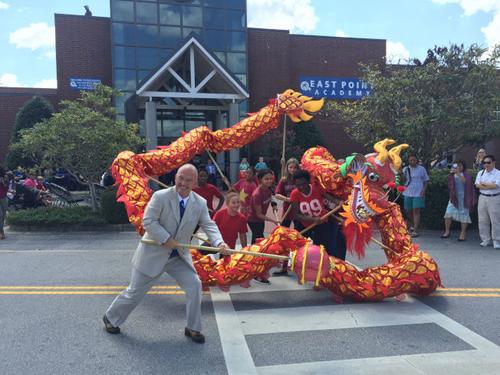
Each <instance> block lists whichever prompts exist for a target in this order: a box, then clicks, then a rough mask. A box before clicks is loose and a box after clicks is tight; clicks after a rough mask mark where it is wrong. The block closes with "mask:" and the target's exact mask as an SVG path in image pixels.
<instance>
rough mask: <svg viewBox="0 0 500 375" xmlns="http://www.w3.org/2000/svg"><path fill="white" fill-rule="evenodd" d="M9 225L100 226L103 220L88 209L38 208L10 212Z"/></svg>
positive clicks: (103, 222)
mask: <svg viewBox="0 0 500 375" xmlns="http://www.w3.org/2000/svg"><path fill="white" fill-rule="evenodd" d="M7 223H8V224H9V225H26V226H65V225H83V226H85V225H102V224H106V221H105V220H104V218H102V217H101V216H100V215H99V214H98V213H95V212H92V209H91V208H90V207H84V206H78V207H40V208H30V209H27V210H18V211H13V212H10V213H9V215H8V216H7Z"/></svg>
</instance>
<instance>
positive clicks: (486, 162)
mask: <svg viewBox="0 0 500 375" xmlns="http://www.w3.org/2000/svg"><path fill="white" fill-rule="evenodd" d="M491 163H493V162H492V161H483V164H491Z"/></svg>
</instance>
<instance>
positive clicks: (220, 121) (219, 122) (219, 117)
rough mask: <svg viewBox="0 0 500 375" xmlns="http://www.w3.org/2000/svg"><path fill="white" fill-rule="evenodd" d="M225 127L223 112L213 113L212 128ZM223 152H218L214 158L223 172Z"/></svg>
mask: <svg viewBox="0 0 500 375" xmlns="http://www.w3.org/2000/svg"><path fill="white" fill-rule="evenodd" d="M225 127H226V124H225V122H224V114H223V113H222V112H217V114H216V115H215V126H214V129H212V130H219V129H224V128H225ZM224 154H225V153H224V152H219V153H218V154H217V155H216V157H215V160H217V164H218V165H219V167H220V168H221V169H222V171H223V172H224V163H225V160H226V158H225V155H224ZM224 173H225V172H224Z"/></svg>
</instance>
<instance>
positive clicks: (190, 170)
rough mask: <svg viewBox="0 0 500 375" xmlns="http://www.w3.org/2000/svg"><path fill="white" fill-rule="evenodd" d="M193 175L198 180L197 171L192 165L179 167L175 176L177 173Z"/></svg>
mask: <svg viewBox="0 0 500 375" xmlns="http://www.w3.org/2000/svg"><path fill="white" fill-rule="evenodd" d="M186 172H187V173H194V174H195V176H196V178H198V170H197V169H196V167H195V166H194V165H193V164H189V163H188V164H184V165H183V166H182V167H180V168H179V169H178V170H177V173H176V175H177V174H179V173H186Z"/></svg>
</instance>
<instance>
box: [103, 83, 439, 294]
mask: <svg viewBox="0 0 500 375" xmlns="http://www.w3.org/2000/svg"><path fill="white" fill-rule="evenodd" d="M322 106H323V100H313V99H312V98H310V97H306V96H303V95H301V94H300V93H298V92H295V91H293V90H286V91H285V92H283V93H281V94H279V95H277V97H276V99H272V100H270V102H269V104H268V105H267V106H265V107H264V108H262V109H261V110H259V111H258V112H256V113H253V114H249V116H248V117H247V118H245V119H243V120H242V121H240V122H238V123H237V124H235V125H233V126H232V127H230V128H227V129H221V130H217V131H211V130H210V129H209V128H208V127H206V126H201V127H199V128H196V129H193V130H191V131H190V132H189V133H186V134H184V135H183V136H182V137H180V138H179V139H177V140H176V141H175V142H173V143H172V144H170V145H169V146H166V147H162V148H161V149H158V150H153V151H149V152H146V153H143V154H135V153H133V152H130V151H124V152H121V153H120V154H119V155H118V156H117V157H116V159H115V160H114V162H113V164H112V171H113V176H114V178H115V180H116V183H117V185H118V192H117V197H118V201H121V202H123V203H124V204H125V207H126V209H127V214H128V217H129V221H130V222H131V223H132V224H133V225H134V226H135V227H136V229H137V232H138V233H139V234H143V232H144V229H143V227H142V216H143V214H144V210H145V208H146V205H147V203H148V201H149V199H150V197H151V195H152V190H151V189H150V188H149V186H148V180H149V178H150V176H158V175H162V174H165V173H167V172H170V171H172V170H174V169H176V168H178V167H180V166H181V165H183V164H185V163H187V162H188V161H189V160H191V159H192V158H193V157H194V156H195V155H196V154H200V153H202V152H204V151H205V150H208V151H210V152H215V153H218V152H222V151H227V150H231V149H234V148H240V147H242V146H244V145H246V144H248V143H251V142H253V141H255V140H256V139H257V138H258V137H260V136H262V135H263V134H265V133H266V132H268V131H270V130H271V129H274V128H276V127H278V126H279V124H280V120H281V118H282V117H283V116H288V117H289V118H290V119H291V120H292V121H293V122H296V123H298V122H300V121H308V120H310V119H311V118H312V115H313V114H314V113H316V112H317V111H319V110H320V109H321V107H322ZM394 143H395V142H394V141H393V140H390V139H385V140H383V141H381V142H378V143H377V144H375V146H374V150H375V153H372V154H369V155H366V159H365V160H364V161H363V163H358V162H357V161H356V157H355V156H352V157H349V158H347V160H346V162H345V163H343V164H341V165H340V164H338V163H337V162H336V160H335V158H334V157H333V156H332V155H331V154H330V153H329V152H328V151H327V150H326V149H324V148H322V147H314V148H311V149H309V150H308V151H306V153H305V154H304V156H303V157H302V160H301V167H302V168H303V169H305V170H307V171H309V172H310V173H311V176H312V177H313V178H314V180H315V183H317V184H319V185H321V186H322V188H323V189H324V190H325V191H326V192H328V193H330V194H332V195H333V196H335V197H337V198H339V199H340V200H341V201H342V202H344V204H343V212H341V216H343V218H344V222H343V232H344V235H345V236H346V241H347V246H348V249H349V250H350V251H351V252H353V253H356V254H357V255H358V256H363V255H364V248H365V246H366V244H367V243H368V242H369V241H370V240H372V237H373V230H372V229H373V228H374V227H375V228H378V230H379V231H380V234H381V238H382V243H383V250H384V251H385V254H386V257H387V260H388V261H387V263H386V264H384V265H381V266H377V267H369V268H367V269H365V270H358V269H357V268H356V267H355V266H353V265H352V264H350V263H348V262H346V261H343V260H340V259H337V258H334V257H331V256H328V255H327V254H326V251H325V250H324V248H323V247H322V246H316V245H314V244H312V243H311V241H310V240H309V239H307V238H304V237H303V236H302V235H301V234H300V233H298V232H297V231H296V230H294V229H289V228H285V227H281V226H279V227H277V228H275V229H274V230H273V232H272V233H271V234H270V235H269V237H267V238H265V239H262V240H261V241H260V242H258V243H257V244H254V245H251V246H248V250H251V251H254V252H255V251H256V252H261V253H269V254H277V255H288V254H290V256H291V270H292V271H294V272H296V274H297V276H298V280H299V282H300V283H303V282H306V281H311V282H314V284H315V286H316V287H322V288H327V289H329V290H331V291H332V292H333V293H334V294H335V296H336V297H337V298H343V297H351V298H354V299H357V300H364V301H378V300H382V299H384V298H387V297H394V296H399V295H401V294H404V293H413V294H419V295H426V294H430V293H432V292H433V291H434V290H435V289H436V288H437V287H438V286H439V285H440V276H439V270H438V267H437V264H436V263H435V262H434V260H433V259H432V258H431V257H430V256H429V255H428V254H427V253H426V252H424V251H421V250H419V248H418V245H416V244H413V243H412V240H411V237H410V235H409V233H408V230H407V228H406V223H405V221H404V219H403V216H402V214H401V211H400V208H399V206H398V205H397V204H395V203H392V202H391V201H389V199H388V193H389V191H390V190H391V189H394V188H396V187H397V174H398V172H399V169H400V168H401V158H400V157H399V153H400V152H401V150H403V149H404V148H406V147H408V146H407V145H405V144H402V145H399V146H395V147H393V148H391V149H389V150H388V149H387V147H388V146H389V145H392V144H394ZM192 254H193V263H194V266H195V268H196V270H197V272H198V274H199V277H200V279H201V281H202V284H203V285H204V287H208V286H219V287H221V288H223V289H228V288H229V287H230V286H231V285H241V286H248V284H249V282H250V280H252V279H253V278H255V277H257V276H263V275H266V274H267V273H268V272H269V270H270V269H271V268H272V267H275V266H277V264H278V263H279V261H277V260H273V259H268V258H264V257H253V256H250V255H245V254H234V255H232V256H231V257H229V258H228V257H225V259H220V260H218V261H215V260H213V259H212V258H211V257H209V256H202V255H201V254H199V253H198V252H196V251H195V250H192Z"/></svg>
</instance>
